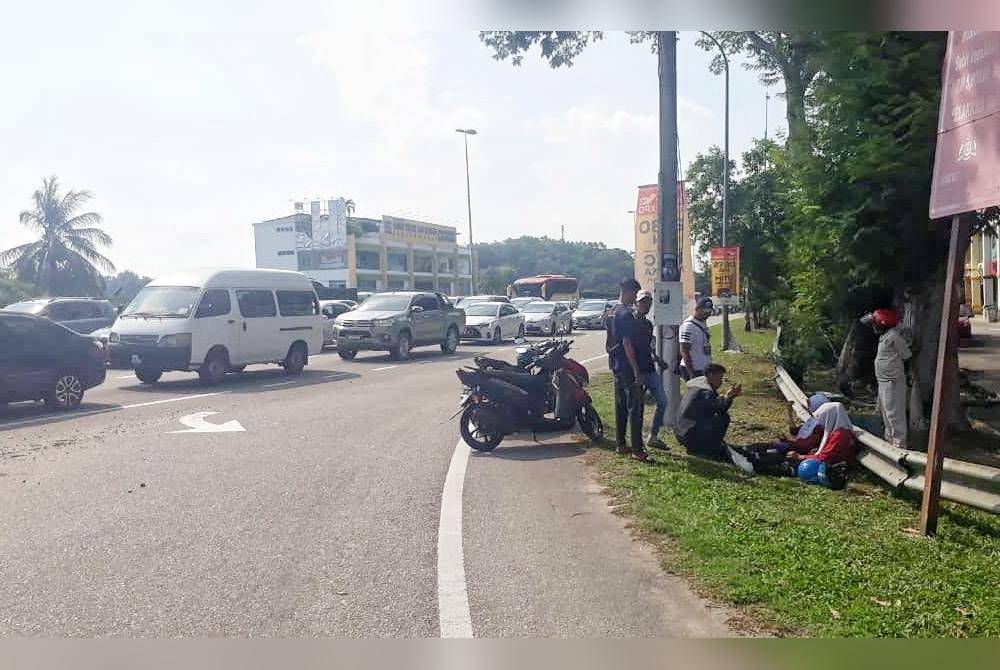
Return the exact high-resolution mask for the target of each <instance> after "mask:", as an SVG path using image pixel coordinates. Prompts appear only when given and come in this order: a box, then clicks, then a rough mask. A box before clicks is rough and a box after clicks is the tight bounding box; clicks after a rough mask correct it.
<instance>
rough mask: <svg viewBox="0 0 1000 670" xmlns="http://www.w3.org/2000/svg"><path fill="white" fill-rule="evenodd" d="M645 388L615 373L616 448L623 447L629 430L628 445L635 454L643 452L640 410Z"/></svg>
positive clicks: (629, 378)
mask: <svg viewBox="0 0 1000 670" xmlns="http://www.w3.org/2000/svg"><path fill="white" fill-rule="evenodd" d="M644 396H645V389H643V388H642V386H641V385H637V384H636V382H635V381H634V380H633V379H632V378H631V377H625V376H622V375H617V374H616V375H615V428H616V431H617V435H616V438H617V442H618V448H619V449H623V448H624V447H625V444H626V442H625V433H626V431H628V432H629V434H630V437H631V440H630V443H631V444H630V446H631V447H632V452H633V453H635V454H644V453H646V450H645V449H644V448H643V446H642V411H643V398H644Z"/></svg>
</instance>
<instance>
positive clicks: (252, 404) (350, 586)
mask: <svg viewBox="0 0 1000 670" xmlns="http://www.w3.org/2000/svg"><path fill="white" fill-rule="evenodd" d="M603 349H604V347H603V333H602V332H595V333H588V334H586V335H582V336H578V338H577V343H576V346H575V347H574V351H573V354H572V355H573V356H574V357H575V358H576V359H577V360H585V359H591V358H593V359H594V360H592V361H590V363H589V365H590V366H592V367H593V368H595V369H601V368H603V367H604V366H605V360H604V359H603V358H602V354H603ZM483 351H487V352H490V353H492V354H497V353H500V354H501V355H504V356H508V357H512V356H513V346H512V345H511V344H507V345H505V346H503V347H501V348H500V349H496V348H494V347H490V346H486V345H469V344H463V345H462V346H461V347H460V349H459V353H458V354H457V355H455V356H443V355H442V354H441V353H440V352H439V351H438V350H437V348H433V349H432V348H426V349H419V350H417V351H416V352H414V356H413V358H412V359H411V360H409V361H407V362H405V363H394V362H392V361H391V360H389V358H388V356H386V355H382V354H378V353H370V354H361V355H359V357H358V358H357V359H356V360H354V361H342V360H340V358H339V357H337V356H336V354H335V353H328V354H323V355H319V356H313V357H312V359H311V361H310V366H309V367H308V368H307V371H306V373H305V374H304V375H302V376H301V377H297V378H287V377H285V376H284V374H283V373H282V371H281V370H280V369H278V368H276V367H268V366H253V367H250V368H248V370H247V372H246V373H244V374H242V375H232V376H231V378H230V379H228V380H227V381H226V382H225V383H224V384H222V385H220V386H218V387H212V388H206V387H203V386H201V385H200V384H199V383H198V382H197V377H196V376H195V375H194V374H182V373H170V374H167V375H165V376H164V378H163V380H162V381H161V382H160V383H159V384H156V385H154V386H145V385H142V384H140V383H139V382H138V381H137V380H136V379H135V378H134V377H133V376H132V375H131V374H129V373H128V372H127V371H111V372H110V374H109V378H108V381H107V382H106V383H105V385H103V386H102V387H99V388H97V389H93V390H91V391H89V392H88V393H87V395H86V398H85V401H84V405H83V406H82V407H81V408H80V410H78V411H76V412H72V413H67V414H56V415H53V414H49V413H47V412H45V411H44V409H43V408H42V407H41V406H38V405H35V404H20V405H14V406H11V407H10V408H8V409H7V410H6V411H5V412H2V413H0V506H2V507H0V508H2V509H3V510H4V512H3V514H0V602H3V607H0V635H4V636H14V635H29V636H67V635H68V636H193V635H199V636H205V635H209V636H340V637H371V636H406V637H414V636H429V637H436V636H438V635H440V634H442V633H446V632H447V631H446V630H445V628H444V626H441V625H439V620H440V619H439V617H444V616H445V611H444V610H445V609H448V610H449V612H448V615H449V616H451V615H453V614H454V615H456V616H458V617H459V618H461V616H462V615H463V613H462V612H461V611H459V610H461V609H462V608H461V607H453V606H452V605H447V607H445V606H442V608H441V609H440V611H439V598H441V597H442V596H441V593H440V591H441V590H442V589H443V588H445V586H444V585H446V583H447V584H450V583H452V582H453V581H454V580H453V577H454V576H455V575H456V574H458V573H460V574H458V576H460V577H464V583H462V582H461V581H458V582H454V583H455V584H458V586H459V587H464V589H461V588H460V589H459V592H458V593H459V595H462V596H464V598H465V600H464V601H463V600H462V598H458V599H455V600H454V602H457V603H459V605H460V604H461V603H462V602H467V603H468V605H467V610H466V611H465V612H464V616H465V617H467V619H468V622H469V625H470V630H471V633H473V634H474V635H476V636H485V637H503V636H632V635H643V636H653V635H656V636H683V635H726V634H729V629H728V627H727V626H726V625H725V619H726V612H724V611H721V610H718V609H714V608H709V607H708V606H707V605H706V604H705V603H703V602H702V601H700V600H699V599H697V598H696V597H694V596H693V595H692V594H691V592H690V591H689V590H688V588H687V587H686V586H685V585H684V583H683V582H681V581H680V580H678V579H677V578H675V577H672V576H669V575H666V574H665V573H663V572H662V571H661V570H660V568H659V566H658V564H657V562H656V559H655V558H654V557H653V555H652V552H651V550H650V549H649V548H648V547H645V546H644V545H642V544H640V543H637V542H635V541H633V540H632V539H631V537H630V535H629V532H628V530H627V529H626V528H625V526H624V524H623V522H622V521H621V520H620V519H619V518H617V517H615V516H614V515H613V514H611V513H610V511H609V510H608V507H607V500H606V499H605V498H604V497H603V496H602V495H601V494H600V491H599V488H598V487H597V486H596V485H595V483H594V480H593V478H592V474H591V473H590V472H589V471H588V469H587V467H586V465H585V463H584V462H583V456H582V449H581V448H580V447H579V446H578V444H577V443H576V442H575V440H574V438H573V437H572V436H555V437H553V438H551V439H548V440H546V441H545V443H543V444H536V443H533V442H532V441H531V440H530V439H520V440H519V439H510V440H509V441H505V442H504V444H503V445H501V447H500V448H499V449H497V450H496V451H495V452H493V454H489V455H480V454H472V455H471V456H469V457H468V458H467V459H465V458H462V459H459V460H462V461H463V462H465V461H466V460H467V466H466V467H467V470H466V471H465V472H464V473H463V474H464V476H463V477H461V478H459V479H458V483H459V484H462V483H464V491H461V488H459V491H460V495H459V496H458V498H457V500H456V499H455V497H454V496H452V497H451V498H450V500H451V503H449V504H454V505H455V510H453V511H454V513H450V512H449V509H450V508H448V509H446V510H445V513H444V514H443V513H442V502H441V501H442V494H443V491H444V487H445V483H446V477H447V476H448V472H449V467H450V465H451V463H452V460H453V457H454V456H456V454H457V455H459V456H463V457H464V456H465V453H467V448H466V447H465V446H464V445H459V446H457V445H456V443H457V442H458V440H459V437H458V425H457V423H456V422H455V421H454V420H451V416H452V414H453V413H454V412H455V410H456V409H457V401H458V398H459V391H460V387H459V383H458V380H457V379H456V377H455V374H454V370H455V369H456V368H457V367H458V366H459V365H461V364H462V363H463V362H465V361H471V357H472V355H474V354H476V353H479V352H483ZM205 412H211V413H214V414H208V415H204V414H201V415H200V416H201V417H202V419H201V421H204V422H207V423H208V424H214V425H216V426H219V425H225V424H228V422H232V421H235V422H238V426H236V425H235V424H228V425H230V426H231V427H237V428H242V430H236V431H233V432H178V431H187V430H189V428H190V427H191V426H199V425H200V426H202V428H204V427H205V426H204V423H201V422H200V421H199V418H198V416H194V417H192V415H198V414H199V413H205ZM182 418H183V419H185V423H182V422H181V421H180V420H181V419H182ZM456 447H457V449H458V450H465V452H462V451H457V450H456ZM445 517H449V518H451V519H452V521H451V522H449V523H457V524H459V525H458V526H457V528H458V549H457V553H455V552H453V551H447V550H446V551H444V552H442V554H441V555H440V556H439V551H438V547H439V541H440V540H441V537H439V535H441V531H442V529H444V528H445ZM445 535H447V534H445ZM446 539H447V538H446ZM452 548H453V549H454V547H452ZM441 602H442V603H444V602H445V601H444V600H442V601H441ZM449 602H452V601H449ZM452 610H455V611H452ZM449 630H450V629H449Z"/></svg>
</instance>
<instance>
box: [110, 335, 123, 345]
mask: <svg viewBox="0 0 1000 670" xmlns="http://www.w3.org/2000/svg"><path fill="white" fill-rule="evenodd" d="M121 339H122V338H121V337H119V336H118V333H115V332H112V333H111V334H110V335H108V344H118V343H119V342H121Z"/></svg>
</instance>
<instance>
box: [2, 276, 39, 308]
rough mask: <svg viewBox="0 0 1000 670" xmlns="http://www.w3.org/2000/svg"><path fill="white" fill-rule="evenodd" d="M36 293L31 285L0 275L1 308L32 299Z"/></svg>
mask: <svg viewBox="0 0 1000 670" xmlns="http://www.w3.org/2000/svg"><path fill="white" fill-rule="evenodd" d="M35 291H36V289H35V287H34V286H32V285H31V284H27V283H25V282H22V281H19V280H17V279H14V278H12V277H9V276H4V275H3V274H0V307H3V306H5V305H9V304H11V303H12V302H18V301H20V300H25V299H27V298H31V297H33V296H34V295H35Z"/></svg>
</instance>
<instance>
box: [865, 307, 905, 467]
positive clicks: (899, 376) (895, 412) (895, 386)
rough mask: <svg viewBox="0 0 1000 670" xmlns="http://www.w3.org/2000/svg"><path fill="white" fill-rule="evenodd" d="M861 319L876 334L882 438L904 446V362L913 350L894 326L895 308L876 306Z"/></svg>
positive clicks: (876, 370)
mask: <svg viewBox="0 0 1000 670" xmlns="http://www.w3.org/2000/svg"><path fill="white" fill-rule="evenodd" d="M862 321H863V322H865V323H871V324H872V326H873V327H874V328H875V332H876V333H878V336H879V337H878V353H877V354H876V355H875V379H876V381H878V399H879V404H880V405H882V423H883V424H884V425H885V432H884V436H885V440H886V442H889V443H890V444H892V445H893V446H896V447H899V448H900V449H906V425H907V424H906V393H907V386H906V361H908V360H910V357H911V356H913V353H912V352H911V351H910V345H909V344H908V343H907V342H906V338H904V337H903V335H902V333H900V332H899V329H898V328H896V326H897V325H898V324H899V315H898V314H897V313H896V310H894V309H877V310H875V312H874V313H873V314H869V315H866V316H865V317H864V318H863V319H862Z"/></svg>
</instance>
